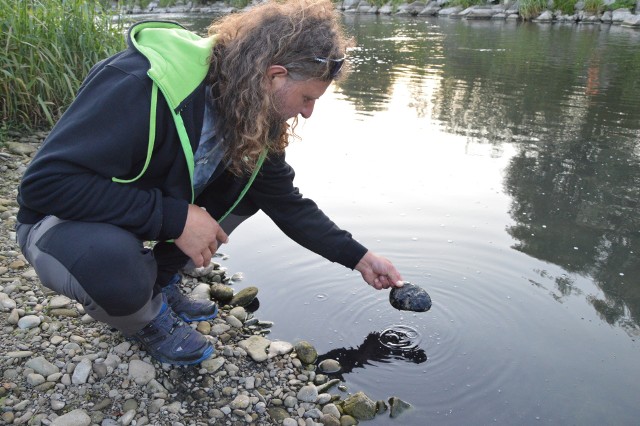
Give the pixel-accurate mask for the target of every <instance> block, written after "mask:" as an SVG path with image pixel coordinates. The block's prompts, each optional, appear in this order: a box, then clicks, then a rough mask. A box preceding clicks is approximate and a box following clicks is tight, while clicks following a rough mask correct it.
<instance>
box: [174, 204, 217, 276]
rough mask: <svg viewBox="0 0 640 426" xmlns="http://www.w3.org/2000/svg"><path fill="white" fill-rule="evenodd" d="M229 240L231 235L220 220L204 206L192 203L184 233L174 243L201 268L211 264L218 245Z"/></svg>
mask: <svg viewBox="0 0 640 426" xmlns="http://www.w3.org/2000/svg"><path fill="white" fill-rule="evenodd" d="M227 241H229V237H228V236H227V234H226V233H225V232H224V231H223V230H222V228H221V227H220V225H218V222H216V221H215V220H214V219H213V218H212V217H211V215H210V214H209V213H207V211H206V210H204V209H203V208H201V207H198V206H196V205H195V204H190V205H189V210H188V211H187V222H186V223H185V225H184V230H183V231H182V235H180V237H178V238H177V239H175V240H174V243H175V245H176V246H178V248H179V249H180V250H182V252H183V253H184V254H186V255H187V256H189V257H190V258H191V260H192V261H193V263H194V264H195V266H196V268H200V267H201V266H209V263H211V258H212V257H213V254H214V253H215V252H216V250H218V245H219V244H222V243H226V242H227Z"/></svg>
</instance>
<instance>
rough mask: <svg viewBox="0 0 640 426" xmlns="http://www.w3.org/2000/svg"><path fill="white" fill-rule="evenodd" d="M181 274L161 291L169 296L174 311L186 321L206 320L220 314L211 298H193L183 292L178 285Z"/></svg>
mask: <svg viewBox="0 0 640 426" xmlns="http://www.w3.org/2000/svg"><path fill="white" fill-rule="evenodd" d="M179 282H180V275H178V274H176V275H174V276H173V278H172V279H171V282H170V283H169V285H167V286H166V287H162V289H161V292H162V293H163V294H164V295H165V296H166V297H167V302H168V303H169V306H171V309H172V310H173V312H175V313H176V315H178V316H179V317H180V318H182V320H183V321H185V322H194V321H206V320H210V319H213V318H215V317H216V315H218V307H217V306H216V304H215V303H214V302H212V301H211V300H204V299H193V298H191V297H189V296H187V295H186V294H183V293H182V291H181V290H180V287H178V283H179Z"/></svg>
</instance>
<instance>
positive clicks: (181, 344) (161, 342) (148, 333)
mask: <svg viewBox="0 0 640 426" xmlns="http://www.w3.org/2000/svg"><path fill="white" fill-rule="evenodd" d="M129 338H130V339H131V340H134V341H135V342H137V343H139V344H140V346H142V348H143V349H144V350H145V351H147V353H148V354H149V355H151V356H152V357H153V358H155V359H157V360H158V361H160V362H164V363H167V364H175V365H192V364H199V363H200V362H202V361H204V360H205V359H207V358H209V357H210V356H211V355H212V354H213V352H214V349H213V346H212V344H211V343H210V342H209V341H208V340H207V339H206V338H205V337H204V336H203V335H202V334H200V333H199V332H198V331H196V330H194V329H192V328H191V327H190V326H188V325H187V324H185V323H184V322H183V321H182V320H180V318H178V317H177V316H176V314H175V313H174V312H173V311H172V310H171V308H170V307H169V305H168V304H167V303H166V300H164V302H163V304H162V308H161V309H160V313H159V314H158V316H156V317H155V318H154V319H153V320H152V321H151V322H150V323H149V324H147V325H146V326H145V327H144V328H143V329H142V330H140V331H138V332H137V333H136V334H134V335H133V336H129Z"/></svg>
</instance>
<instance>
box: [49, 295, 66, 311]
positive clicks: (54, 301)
mask: <svg viewBox="0 0 640 426" xmlns="http://www.w3.org/2000/svg"><path fill="white" fill-rule="evenodd" d="M69 304H71V299H69V298H68V297H67V296H63V295H61V294H59V295H57V296H53V297H52V298H51V300H50V301H49V307H50V308H51V309H56V308H64V307H66V306H68V305H69Z"/></svg>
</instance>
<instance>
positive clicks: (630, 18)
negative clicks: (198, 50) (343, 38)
mask: <svg viewBox="0 0 640 426" xmlns="http://www.w3.org/2000/svg"><path fill="white" fill-rule="evenodd" d="M178 2H179V3H180V2H181V0H178ZM608 3H609V4H611V2H610V1H609V2H608ZM337 4H338V5H339V6H338V10H340V11H341V12H342V13H344V14H369V15H386V16H405V17H436V18H449V19H462V20H492V21H523V18H522V17H521V15H520V14H519V12H518V3H517V2H505V3H500V4H487V5H475V6H470V7H468V8H463V7H461V6H448V5H447V1H446V0H430V1H429V0H428V1H425V2H421V1H415V2H409V3H401V4H399V5H397V6H395V7H394V6H391V5H390V4H388V3H387V4H385V5H383V6H381V7H378V6H374V5H371V4H369V3H368V2H366V1H361V0H344V1H341V2H338V3H337ZM605 4H606V2H605ZM237 10H238V9H237V8H235V7H230V6H227V5H225V4H224V3H223V2H216V3H213V4H211V5H206V6H201V5H195V6H194V5H192V4H191V3H190V2H188V3H187V4H177V5H175V6H170V7H158V5H157V2H155V1H152V2H151V3H149V5H148V6H147V7H146V8H144V9H143V8H141V7H139V6H135V7H134V6H131V7H123V8H122V9H121V13H123V15H125V16H135V15H140V14H166V13H194V14H197V13H200V14H216V13H217V14H225V13H233V12H235V11H237ZM530 21H531V22H534V23H539V24H553V23H574V24H592V25H600V24H602V25H607V24H610V25H620V26H623V27H629V28H638V29H640V3H636V7H635V11H632V10H630V9H625V8H622V9H616V10H613V11H610V10H607V11H603V12H602V13H593V12H587V11H585V10H584V2H579V3H578V4H577V5H576V9H575V13H574V14H571V15H569V14H565V13H562V12H560V11H554V10H552V9H546V10H544V11H542V12H541V13H540V14H539V15H538V16H537V17H535V18H532V19H530Z"/></svg>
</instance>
